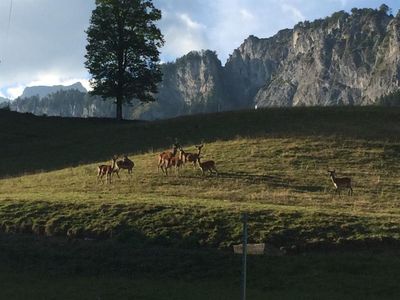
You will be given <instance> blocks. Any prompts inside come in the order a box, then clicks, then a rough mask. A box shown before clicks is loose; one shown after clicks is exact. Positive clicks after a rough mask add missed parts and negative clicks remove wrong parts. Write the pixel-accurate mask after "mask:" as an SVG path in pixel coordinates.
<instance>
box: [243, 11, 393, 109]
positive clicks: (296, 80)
mask: <svg viewBox="0 0 400 300" xmlns="http://www.w3.org/2000/svg"><path fill="white" fill-rule="evenodd" d="M352 12H353V13H352V14H351V15H349V14H347V13H345V12H339V13H335V14H334V15H333V16H332V17H330V18H328V19H325V20H317V21H315V22H313V23H309V22H305V23H300V24H298V25H297V26H296V27H295V28H294V29H293V30H291V31H290V34H289V36H290V37H289V38H288V37H287V33H285V37H286V40H287V42H286V46H285V48H286V52H285V57H283V58H282V60H281V61H280V65H279V67H278V68H277V69H276V72H275V73H273V74H272V75H271V76H270V77H269V78H266V82H265V84H264V85H263V86H262V87H261V88H260V89H259V90H258V92H257V93H256V95H255V97H254V99H253V100H254V103H255V104H257V105H258V106H310V105H322V106H325V105H342V104H345V105H346V104H347V105H367V104H372V103H374V102H375V101H376V99H377V98H378V97H380V96H382V95H385V94H387V93H389V92H393V91H395V90H397V89H399V78H400V76H399V75H400V73H399V66H400V65H399V59H400V48H399V41H400V40H399V33H400V31H399V29H400V27H399V25H400V17H396V18H393V17H391V16H388V15H387V14H386V13H385V12H381V11H377V10H372V9H364V10H356V9H353V11H352ZM278 35H279V33H278ZM281 35H282V34H281ZM282 38H284V36H283V35H282ZM257 43H262V41H258V42H256V44H257ZM248 47H249V46H248ZM253 47H254V46H253ZM244 55H246V54H244Z"/></svg>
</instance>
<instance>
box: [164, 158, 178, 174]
mask: <svg viewBox="0 0 400 300" xmlns="http://www.w3.org/2000/svg"><path fill="white" fill-rule="evenodd" d="M182 165H183V160H182V158H181V156H179V157H177V156H173V157H172V158H171V159H170V160H165V161H164V165H163V167H164V170H165V175H166V176H168V169H170V168H173V167H174V168H175V171H176V172H179V169H180V168H181V167H182Z"/></svg>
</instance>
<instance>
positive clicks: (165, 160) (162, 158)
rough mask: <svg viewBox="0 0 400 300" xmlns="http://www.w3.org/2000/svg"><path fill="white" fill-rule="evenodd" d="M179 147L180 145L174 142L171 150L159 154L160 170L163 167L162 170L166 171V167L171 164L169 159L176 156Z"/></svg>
mask: <svg viewBox="0 0 400 300" xmlns="http://www.w3.org/2000/svg"><path fill="white" fill-rule="evenodd" d="M178 148H180V145H179V144H174V145H173V146H172V150H171V151H164V152H162V153H160V154H159V155H158V157H157V159H158V171H160V168H161V170H162V171H163V172H165V171H164V167H165V166H168V165H169V161H170V160H171V158H172V157H175V155H176V152H177V151H178Z"/></svg>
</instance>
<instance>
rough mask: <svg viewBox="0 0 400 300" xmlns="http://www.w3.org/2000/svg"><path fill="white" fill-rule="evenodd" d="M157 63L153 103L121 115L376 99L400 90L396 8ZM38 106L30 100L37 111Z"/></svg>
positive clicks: (337, 16)
mask: <svg viewBox="0 0 400 300" xmlns="http://www.w3.org/2000/svg"><path fill="white" fill-rule="evenodd" d="M161 68H162V72H163V80H162V82H161V83H160V84H159V92H158V94H157V96H156V98H157V101H156V102H154V103H148V104H145V105H137V106H136V107H133V108H129V107H126V108H125V109H126V113H125V114H124V115H125V118H135V119H150V120H152V119H162V118H171V117H175V116H179V115H187V114H195V113H206V112H218V111H226V110H237V109H248V108H254V107H274V106H284V107H285V106H286V107H291V106H332V105H371V104H376V103H378V102H379V101H378V100H379V99H380V98H381V97H382V96H385V95H387V94H391V93H393V92H396V91H397V90H399V89H400V14H397V15H396V16H395V17H394V16H393V15H391V14H388V10H387V9H385V8H383V9H382V7H381V8H379V9H371V8H364V9H357V8H353V9H352V10H351V13H347V12H345V11H339V12H335V13H333V14H332V15H331V16H329V17H326V18H325V19H317V20H314V21H312V22H309V21H304V22H300V23H298V24H296V25H295V26H294V28H292V29H282V30H280V31H279V32H277V33H276V34H275V35H273V36H271V37H268V38H258V37H255V36H254V35H250V36H249V37H248V38H246V39H245V40H244V42H243V43H242V44H241V45H240V46H239V47H238V48H236V49H234V50H233V52H232V54H231V55H230V57H229V58H228V60H227V62H226V64H225V65H224V66H222V63H221V61H220V60H219V58H218V56H217V54H216V53H215V51H211V50H202V51H191V52H189V53H188V54H186V55H184V56H182V57H180V58H178V59H176V60H175V62H170V63H166V64H163V65H162V66H161ZM55 101H56V100H54V101H50V102H49V101H47V102H46V103H47V104H49V103H53V102H55ZM85 101H86V102H85V103H86V104H85V105H87V108H83V109H81V110H80V111H86V112H88V111H97V114H96V116H99V115H98V114H100V116H101V114H102V113H103V114H104V115H112V114H110V111H111V110H112V108H110V107H112V105H108V106H107V105H106V106H103V108H102V109H105V111H103V110H96V109H95V106H96V105H99V104H98V103H100V102H99V101H97V102H96V101H94V100H92V99H91V98H90V97H89V98H85ZM109 102H110V101H109ZM41 105H43V104H41V103H38V104H37V105H36V106H35V109H36V111H37V112H40V111H41ZM57 105H58V104H57ZM88 107H89V108H90V109H89V108H88ZM20 111H21V110H20ZM42 111H51V110H48V109H44V108H43V109H42ZM65 114H66V115H74V116H75V113H71V112H68V111H66V112H65ZM84 116H91V115H90V113H88V114H85V115H84Z"/></svg>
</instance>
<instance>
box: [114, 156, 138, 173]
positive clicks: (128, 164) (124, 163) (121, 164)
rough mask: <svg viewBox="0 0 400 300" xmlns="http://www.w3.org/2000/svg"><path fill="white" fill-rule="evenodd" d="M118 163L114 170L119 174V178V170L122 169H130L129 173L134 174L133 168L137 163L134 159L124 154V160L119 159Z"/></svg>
mask: <svg viewBox="0 0 400 300" xmlns="http://www.w3.org/2000/svg"><path fill="white" fill-rule="evenodd" d="M116 165H117V166H116V168H115V169H114V170H113V172H114V173H115V174H117V176H118V178H120V177H119V170H121V169H125V170H128V174H129V175H132V169H133V167H134V166H135V163H134V162H133V161H132V160H130V159H129V158H128V156H126V155H124V158H123V159H122V160H117V162H116Z"/></svg>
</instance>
